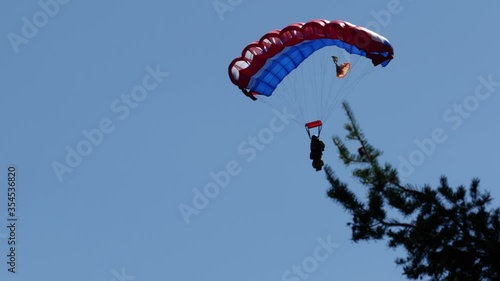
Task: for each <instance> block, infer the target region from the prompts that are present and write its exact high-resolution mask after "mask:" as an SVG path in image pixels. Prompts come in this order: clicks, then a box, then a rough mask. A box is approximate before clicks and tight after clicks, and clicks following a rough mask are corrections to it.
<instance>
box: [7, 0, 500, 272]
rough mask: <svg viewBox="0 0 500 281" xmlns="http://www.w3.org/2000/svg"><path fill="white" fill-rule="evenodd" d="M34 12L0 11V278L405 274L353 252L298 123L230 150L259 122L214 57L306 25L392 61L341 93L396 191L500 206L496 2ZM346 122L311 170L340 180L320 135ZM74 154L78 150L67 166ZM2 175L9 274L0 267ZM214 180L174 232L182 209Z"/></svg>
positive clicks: (368, 248)
mask: <svg viewBox="0 0 500 281" xmlns="http://www.w3.org/2000/svg"><path fill="white" fill-rule="evenodd" d="M40 2H41V3H49V4H46V5H43V4H42V5H40V4H39V2H38V1H18V2H12V1H3V2H2V3H1V4H0V13H1V17H0V18H1V24H0V31H1V32H0V33H1V34H3V39H2V41H1V42H2V43H1V44H0V61H1V62H2V63H1V68H0V71H1V73H0V74H1V77H2V80H1V81H2V83H1V84H2V94H1V95H0V122H1V123H0V125H1V126H0V127H1V128H2V134H1V138H0V147H1V154H0V183H1V186H2V188H1V191H0V193H1V196H0V226H2V227H1V228H0V233H1V234H0V239H1V242H0V279H1V280H23V281H26V280H52V281H63V280H64V281H69V280H71V281H86V280H96V281H97V280H103V281H108V280H137V281H138V280H189V281H196V280H200V281H201V280H241V281H257V280H258V281H272V280H276V281H278V280H293V281H298V280H305V278H306V277H308V278H309V279H308V280H338V281H355V280H404V278H403V277H402V275H401V272H402V270H401V269H400V268H397V267H396V266H395V264H394V262H393V261H394V259H395V258H396V257H398V256H399V255H398V253H396V252H394V251H392V250H388V249H387V247H386V245H385V243H384V242H380V243H359V244H353V243H351V242H350V241H349V238H350V230H349V229H348V228H347V227H346V225H345V224H346V223H347V222H348V219H349V217H348V216H347V215H346V214H345V213H344V211H343V210H342V209H341V208H339V206H337V205H335V204H334V203H333V202H332V201H331V200H329V199H328V198H326V196H325V192H326V190H327V189H328V184H327V182H326V179H325V175H324V173H322V172H321V173H317V172H315V171H314V170H313V169H312V168H311V166H310V160H309V159H308V154H309V147H308V146H309V142H308V138H307V135H306V133H305V131H304V129H303V126H302V125H301V124H297V123H295V122H291V123H289V124H287V125H286V126H284V127H283V130H281V131H279V132H276V133H275V134H274V135H273V137H272V138H271V140H270V141H269V143H267V144H265V146H264V147H263V149H262V150H255V152H256V153H255V155H253V156H254V157H253V158H249V157H250V156H251V154H250V153H247V154H242V153H241V151H238V147H240V146H244V147H246V148H248V147H250V146H248V143H245V142H248V138H249V137H251V136H258V134H259V132H262V130H265V129H266V128H269V126H270V122H271V121H272V120H273V118H274V117H275V114H274V113H273V112H272V109H271V107H269V106H266V105H263V104H262V103H254V102H252V101H251V100H249V99H248V98H245V97H244V96H242V95H241V93H240V92H238V90H237V88H236V87H235V86H234V85H233V84H232V83H231V82H230V80H229V77H228V74H227V66H228V64H229V63H230V61H231V60H232V59H233V58H235V57H236V56H238V55H239V54H240V52H241V50H242V49H243V47H245V46H246V45H247V44H248V43H250V42H251V41H253V40H256V39H258V38H259V37H260V36H261V35H263V34H264V33H266V32H268V31H270V30H273V29H279V28H282V27H284V26H286V25H287V24H290V23H293V22H297V21H308V20H310V19H317V18H324V19H330V20H334V19H341V20H346V21H349V22H352V23H355V24H358V25H363V26H367V25H370V26H371V27H372V28H375V27H376V28H378V29H379V30H378V31H379V32H380V33H381V34H382V35H384V36H385V37H386V38H387V39H389V41H390V42H391V43H392V45H393V46H394V49H395V59H394V60H393V61H392V62H391V63H390V64H389V65H388V67H387V68H385V69H383V71H378V72H375V73H373V74H371V75H370V77H367V79H365V80H363V81H362V82H361V83H360V84H359V85H358V86H357V87H356V89H355V91H354V92H353V93H352V94H351V95H350V96H349V97H348V101H349V102H350V104H351V106H352V108H353V110H354V112H355V114H356V116H357V118H358V121H359V122H360V124H361V126H362V128H363V129H364V130H365V134H366V135H367V137H368V139H369V141H371V142H372V144H373V145H375V146H377V147H378V148H380V149H382V150H383V151H384V155H383V157H382V158H383V160H384V161H389V162H391V163H393V164H394V165H400V164H401V163H402V161H403V160H402V159H406V160H408V159H410V156H411V155H413V157H414V161H413V162H414V163H415V161H417V160H419V161H420V163H417V164H419V165H413V166H414V169H413V171H412V172H411V173H409V172H408V173H407V174H408V176H407V177H406V181H407V182H411V183H414V184H419V185H421V184H424V183H429V184H431V185H433V186H435V185H436V184H437V183H438V180H439V176H440V175H442V174H446V175H448V177H449V180H450V183H451V184H453V185H454V186H456V185H459V184H467V185H468V184H469V182H470V180H471V179H472V178H473V177H479V178H480V179H481V186H482V187H483V188H486V189H488V190H490V191H491V193H492V195H493V196H494V197H495V201H494V204H495V205H496V206H498V205H499V202H500V191H498V177H497V175H498V171H499V170H498V169H499V168H500V166H499V164H498V159H499V158H500V152H499V150H498V149H497V147H498V139H499V137H500V133H499V131H498V124H499V123H500V117H499V116H500V115H499V113H498V108H499V107H500V85H499V82H496V81H500V70H499V63H500V59H499V58H498V56H497V53H498V50H500V39H499V38H498V36H497V35H498V30H497V28H498V26H500V20H499V19H498V11H499V10H500V4H499V3H498V2H497V1H493V0H486V1H479V2H473V1H463V2H456V3H453V5H452V6H450V5H448V4H444V3H440V2H439V3H438V2H431V1H422V0H418V1H417V0H413V1H410V0H401V1H399V2H398V1H395V0H390V1H389V0H374V1H326V0H313V1H308V2H307V3H306V2H304V1H283V0H281V1H264V0H256V1H246V0H242V1H241V0H240V1H238V0H232V1H228V0H220V1H215V2H212V1H158V0H157V1H153V0H144V1H74V0H73V1H67V0H66V1H62V0H60V1H59V2H54V1H48V0H41V1H40ZM50 3H51V4H50ZM54 3H57V4H54ZM214 5H215V6H218V7H219V8H221V9H222V10H219V13H218V12H217V10H216V9H215V8H214ZM224 5H226V6H224ZM228 5H229V6H228ZM231 5H232V6H231ZM224 7H225V8H224ZM224 9H225V10H224ZM382 10H384V11H382ZM381 11H382V12H381ZM389 11H392V12H389ZM387 15H390V19H389V18H388V17H387ZM384 16H385V17H384ZM34 22H36V24H37V25H38V26H40V27H38V28H37V27H36V26H35V25H34ZM32 24H33V26H31V25H32ZM33 27H35V28H36V29H33ZM151 73H156V74H154V75H151ZM489 76H490V78H488V77H489ZM478 77H484V79H486V80H487V79H491V80H492V81H493V83H490V86H489V87H490V89H489V90H488V88H487V87H486V86H484V84H485V83H483V84H481V82H480V81H479V80H478ZM495 83H496V84H495ZM479 85H483V86H479ZM141 86H143V87H144V88H147V89H148V90H146V92H145V94H144V93H141V92H140V90H141V89H144V88H141ZM478 87H482V88H480V89H479V90H478V93H479V95H480V97H481V99H478V98H477V97H475V96H474V95H475V91H476V88H478ZM131 91H134V93H137V94H138V95H139V96H138V97H139V98H138V99H139V100H138V101H136V102H134V101H131V100H127V96H128V97H129V96H130V93H131ZM488 93H489V94H488ZM464 103H466V105H465V107H464V106H462V107H463V108H465V109H463V112H462V113H460V112H459V111H458V110H459V107H458V106H457V105H463V104H464ZM461 114H462V115H461ZM345 121H346V119H345V116H344V112H343V111H342V110H341V108H340V106H337V107H336V108H335V110H334V111H333V113H332V114H331V117H330V118H329V119H328V120H327V122H326V125H325V128H324V131H323V134H322V135H323V139H324V140H325V142H326V146H327V147H326V151H325V156H324V159H325V161H326V162H327V164H330V165H332V166H333V167H334V168H335V169H336V171H337V173H338V174H339V175H340V176H341V177H343V179H345V180H346V181H348V182H350V183H352V184H354V183H353V182H352V180H351V179H350V177H349V171H346V170H345V169H344V167H343V165H342V164H341V163H340V162H339V160H338V159H337V158H336V151H335V149H334V146H333V143H332V142H331V139H330V138H331V136H333V135H334V134H343V133H344V132H343V130H342V126H343V124H344V122H345ZM97 130H99V131H100V132H102V138H101V137H100V135H99V134H100V133H97ZM434 130H438V131H439V130H440V132H441V137H440V138H439V139H440V140H444V141H442V142H441V143H437V144H436V147H435V149H433V151H431V153H429V155H426V154H424V153H423V152H420V155H421V156H422V155H424V158H423V159H418V154H419V152H416V151H418V150H419V147H418V146H417V144H416V143H415V141H417V142H418V141H423V140H424V139H428V138H431V137H432V135H433V131H434ZM83 131H84V132H85V133H82V132H83ZM86 135H90V140H89V139H88V137H87V136H86ZM91 141H92V142H93V143H92V142H91ZM68 149H69V150H68ZM77 149H78V150H79V151H80V152H82V153H84V154H86V156H83V157H82V158H81V159H78V158H76V157H75V156H74V155H73V156H67V155H68V153H69V154H71V153H72V152H68V151H74V150H77ZM67 157H68V159H66V158H67ZM415 159H416V160H415ZM54 163H56V164H54ZM57 163H58V164H57ZM11 164H14V165H15V166H16V168H17V174H16V178H17V184H18V189H17V195H16V198H17V209H16V212H17V213H16V214H17V218H18V222H17V225H16V233H17V235H16V239H17V245H16V271H17V273H16V274H11V273H9V272H8V271H7V269H8V265H7V264H6V259H7V257H6V255H7V254H8V247H9V246H8V245H7V239H6V233H7V231H8V229H7V228H6V226H7V221H6V216H7V200H6V195H7V190H6V184H7V179H6V176H7V167H8V166H9V165H11ZM54 165H56V166H57V167H58V168H59V176H58V173H57V172H55V170H54V167H55V166H54ZM63 165H64V166H63ZM63 167H65V168H63ZM60 169H63V170H60ZM406 169H408V167H406ZM228 170H229V171H230V172H232V173H233V175H230V176H229V177H228V180H229V182H227V181H226V182H222V183H220V185H225V187H224V188H222V189H221V190H220V191H219V192H218V194H216V195H215V196H213V197H214V198H209V199H207V201H206V202H202V201H199V202H198V204H202V205H203V204H205V205H206V204H207V202H208V206H202V207H204V208H200V209H199V210H198V213H197V214H195V215H192V216H190V217H189V223H186V220H185V218H184V217H183V216H182V214H181V211H180V209H179V208H180V206H183V205H182V204H184V205H185V206H191V207H193V198H195V192H196V190H198V191H200V190H201V191H203V189H204V188H205V187H206V186H209V187H208V188H213V187H214V180H213V178H212V177H211V176H210V174H211V172H213V173H215V174H219V176H220V177H219V179H224V177H223V176H221V173H220V171H228ZM61 171H62V172H61ZM226 183H227V184H226ZM215 184H216V183H215ZM193 190H194V191H193ZM360 194H362V192H360ZM198 207H200V206H198ZM318 241H323V242H318ZM325 243H326V244H328V243H330V244H331V245H330V246H329V247H330V248H324V247H323V246H321V245H323V244H325ZM122 270H123V271H122ZM300 270H301V273H296V272H299V271H300ZM308 271H309V272H308ZM294 272H295V273H294ZM306 273H307V274H308V276H306V275H305V274H306Z"/></svg>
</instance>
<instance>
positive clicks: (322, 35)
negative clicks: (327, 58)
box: [229, 19, 394, 96]
mask: <svg viewBox="0 0 500 281" xmlns="http://www.w3.org/2000/svg"><path fill="white" fill-rule="evenodd" d="M326 46H337V47H339V48H342V49H344V50H345V51H347V52H348V53H349V54H355V55H359V56H363V57H366V58H367V59H370V60H371V62H372V63H373V66H377V65H382V66H384V67H385V66H386V65H387V64H388V63H389V62H390V61H391V60H392V59H393V55H394V51H393V48H392V46H391V44H390V43H389V41H388V40H387V39H386V38H384V37H383V36H381V35H379V34H377V33H375V32H373V31H371V30H368V29H366V28H364V27H361V26H356V25H353V24H351V23H349V22H346V21H341V20H335V21H328V20H323V19H319V20H312V21H309V22H307V23H294V24H291V25H288V26H286V27H285V28H283V29H281V30H274V31H271V32H269V33H267V34H265V35H264V36H262V37H261V38H260V40H258V41H254V42H252V43H251V44H249V45H248V46H247V47H246V48H245V49H244V50H243V52H242V54H241V57H238V58H235V59H234V60H233V61H232V62H231V64H230V65H229V77H230V79H231V81H232V82H233V84H235V85H236V86H238V87H239V88H240V89H249V90H251V91H252V92H253V94H254V95H265V96H271V95H272V94H273V91H274V90H275V89H276V87H277V86H278V84H279V83H280V82H281V81H282V80H283V78H285V77H286V76H287V75H288V74H289V73H290V72H291V71H293V70H294V69H295V68H297V66H299V65H300V64H301V63H302V62H303V61H304V60H306V59H307V58H308V57H309V56H310V55H311V54H313V53H314V52H316V51H318V50H319V49H321V48H323V47H326Z"/></svg>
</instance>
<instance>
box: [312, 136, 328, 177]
mask: <svg viewBox="0 0 500 281" xmlns="http://www.w3.org/2000/svg"><path fill="white" fill-rule="evenodd" d="M324 150H325V143H323V142H322V141H321V140H320V139H319V138H318V137H317V136H316V135H313V136H312V137H311V153H310V154H309V158H310V159H311V160H313V162H312V166H313V168H314V169H316V171H321V169H322V168H323V165H324V162H323V160H321V157H323V151H324Z"/></svg>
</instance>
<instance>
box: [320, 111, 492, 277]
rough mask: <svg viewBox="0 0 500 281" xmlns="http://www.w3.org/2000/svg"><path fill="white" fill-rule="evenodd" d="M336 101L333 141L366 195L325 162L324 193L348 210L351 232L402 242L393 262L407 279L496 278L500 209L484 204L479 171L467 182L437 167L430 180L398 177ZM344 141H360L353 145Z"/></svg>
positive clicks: (358, 236)
mask: <svg viewBox="0 0 500 281" xmlns="http://www.w3.org/2000/svg"><path fill="white" fill-rule="evenodd" d="M343 108H344V110H345V112H346V115H347V118H348V123H346V124H345V127H344V128H345V130H346V131H347V135H346V137H345V139H344V141H345V142H344V141H343V140H342V139H341V138H340V137H338V136H334V137H333V142H334V144H335V145H336V147H337V149H338V152H339V157H340V159H341V160H342V161H343V163H344V164H345V165H346V167H351V166H352V167H353V169H352V173H353V178H354V179H355V180H356V182H359V183H360V184H361V185H362V186H363V187H364V188H365V189H364V190H366V198H362V199H363V200H361V199H360V198H358V196H356V194H355V193H354V192H353V190H351V189H350V188H349V186H348V185H347V184H346V183H345V182H342V181H341V180H340V179H339V178H338V177H337V176H336V174H335V172H334V170H333V169H332V167H331V166H329V165H326V166H325V171H326V176H327V179H328V181H329V182H330V184H331V188H330V189H329V190H328V192H327V195H328V197H329V198H331V199H332V200H333V201H334V202H336V203H338V204H340V205H341V206H342V207H343V208H344V209H345V210H346V211H347V212H348V213H349V214H350V215H352V221H351V222H349V223H347V225H348V226H349V227H350V229H351V231H352V238H351V239H352V240H353V241H354V242H359V241H369V240H387V242H388V246H389V247H390V248H404V249H405V250H406V257H403V258H397V259H396V261H395V262H396V264H398V265H400V266H402V268H403V272H404V275H405V276H406V277H407V278H409V279H412V280H416V279H424V278H428V279H427V280H433V281H434V280H436V281H437V280H439V281H441V280H450V281H478V280H495V281H496V280H500V209H499V208H496V209H487V206H488V205H490V204H491V202H492V198H491V196H490V194H489V193H488V192H482V191H480V190H479V179H477V178H474V179H472V182H471V183H470V185H469V187H468V188H466V187H465V186H462V185H461V186H458V187H457V188H452V187H450V186H449V184H448V180H447V177H446V176H444V175H443V176H441V178H440V180H439V184H438V187H437V188H432V187H431V186H429V185H423V186H421V187H418V186H415V185H410V184H404V183H402V181H401V180H400V178H399V175H398V172H397V170H396V169H395V168H393V166H392V165H391V164H389V163H385V164H381V163H379V160H378V159H379V157H380V155H381V154H382V152H381V151H380V150H378V149H376V148H374V147H373V146H371V145H370V144H369V143H368V141H367V139H366V137H365V136H364V134H363V132H362V131H361V129H360V127H359V125H358V123H357V121H356V119H355V117H354V114H353V112H352V110H351V108H350V107H349V104H347V103H345V102H344V103H343ZM347 142H355V143H357V144H358V145H359V148H358V151H357V153H353V152H351V150H349V148H348V147H347V145H346V144H347ZM359 188H361V187H356V190H360V189H359Z"/></svg>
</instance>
